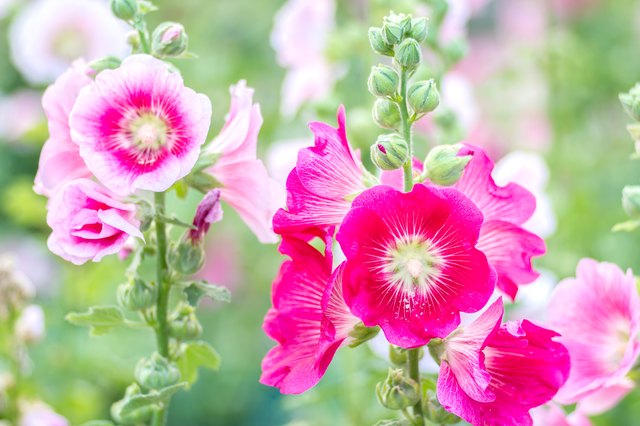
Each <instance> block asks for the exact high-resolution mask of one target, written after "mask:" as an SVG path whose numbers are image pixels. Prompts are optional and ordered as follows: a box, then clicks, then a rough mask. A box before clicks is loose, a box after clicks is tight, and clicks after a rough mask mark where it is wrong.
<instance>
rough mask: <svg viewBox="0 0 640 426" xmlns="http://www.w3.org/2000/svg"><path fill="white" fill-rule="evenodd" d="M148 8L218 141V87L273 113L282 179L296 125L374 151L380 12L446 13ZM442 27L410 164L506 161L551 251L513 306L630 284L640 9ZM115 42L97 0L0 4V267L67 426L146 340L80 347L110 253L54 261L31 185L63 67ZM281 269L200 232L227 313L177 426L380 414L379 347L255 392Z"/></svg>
mask: <svg viewBox="0 0 640 426" xmlns="http://www.w3.org/2000/svg"><path fill="white" fill-rule="evenodd" d="M323 2H324V3H326V4H324V6H323V7H324V8H325V9H322V10H321V11H316V12H314V13H315V14H313V13H312V14H311V15H307V14H308V13H311V12H309V11H307V10H306V9H305V8H307V9H308V8H309V4H315V5H316V6H314V7H318V5H319V4H321V3H323ZM155 3H156V4H157V5H158V6H159V8H160V10H159V11H158V12H154V13H152V14H150V15H149V21H150V23H151V26H152V27H153V26H154V25H155V24H158V23H160V22H162V21H165V20H172V21H177V22H180V23H182V24H184V26H185V28H186V30H187V32H188V33H189V36H190V50H191V51H192V52H194V53H196V54H197V55H198V58H197V59H193V60H181V61H179V62H176V64H177V65H178V66H179V67H180V69H181V71H182V73H183V75H184V78H185V81H186V84H187V85H188V86H191V87H192V88H194V89H195V90H196V91H199V92H202V93H205V94H207V95H208V96H209V97H210V98H211V100H212V103H213V126H212V129H211V134H210V135H211V136H213V135H215V134H217V132H218V131H219V129H220V127H221V125H222V123H224V115H225V113H226V112H227V111H228V107H229V94H228V88H229V86H230V85H231V84H235V83H236V82H237V81H238V80H240V79H245V80H247V83H248V85H249V86H252V87H254V88H255V89H256V93H255V98H254V99H255V100H256V101H257V102H259V103H260V105H261V108H262V113H263V116H264V118H265V123H264V126H263V128H262V131H261V133H260V137H259V148H258V149H259V154H261V155H259V156H261V157H262V158H264V159H265V161H266V162H267V165H268V168H269V169H270V171H271V173H272V175H273V176H274V177H276V178H278V179H280V180H281V181H282V182H283V181H284V179H285V178H286V175H287V173H288V170H289V169H290V168H291V167H292V166H293V163H294V161H295V153H296V151H297V149H298V148H300V147H301V146H304V145H309V144H312V142H313V141H312V138H311V134H310V132H309V131H308V129H307V127H306V124H307V122H308V121H311V120H322V121H327V122H329V123H331V124H334V125H335V112H336V110H337V108H338V105H340V104H344V105H345V106H346V108H347V129H348V134H349V137H350V139H351V142H352V144H354V145H355V146H356V147H358V148H359V149H361V150H362V152H363V153H367V152H368V147H369V145H370V144H371V143H372V142H373V141H374V140H375V137H376V136H377V134H378V133H379V130H378V129H377V128H376V127H375V126H374V124H373V121H372V120H371V118H370V109H371V105H372V104H373V100H374V98H373V96H371V95H370V94H369V93H368V91H367V86H366V81H367V76H368V74H369V70H370V67H371V66H372V65H375V64H377V63H378V62H379V61H380V60H381V59H380V58H379V57H376V56H375V55H374V54H373V53H372V52H371V50H370V48H369V45H368V41H367V29H368V27H369V26H371V25H380V24H381V19H382V16H384V15H386V14H387V13H388V11H389V10H395V11H396V12H408V13H411V12H413V13H414V14H416V15H425V16H428V17H430V18H431V19H432V21H434V22H435V21H437V20H438V18H437V15H438V14H442V8H443V4H445V6H446V4H447V2H446V1H444V0H440V1H434V0H424V1H418V0H415V1H403V0H397V1H396V0H384V1H383V0H371V1H367V0H335V1H332V0H322V1H321V0H318V1H316V0H299V1H294V0H289V1H288V2H284V1H282V0H271V1H255V0H234V1H222V0H219V1H207V0H182V1H180V2H176V1H169V0H156V1H155ZM305 3H307V4H305ZM442 16H444V18H443V19H442V22H441V23H440V24H439V31H438V33H439V35H438V39H437V40H435V39H433V38H432V40H431V41H432V43H431V47H430V48H429V47H427V48H426V50H425V58H426V61H427V64H428V65H429V66H428V67H427V69H426V70H424V71H423V73H424V76H426V77H435V78H436V79H437V80H438V81H439V84H440V89H441V94H442V98H443V101H442V105H441V107H440V108H439V109H438V112H437V114H435V116H434V117H433V118H432V119H429V120H425V121H424V122H422V123H420V125H419V126H418V130H417V139H418V141H419V155H420V156H422V155H424V154H425V153H426V152H427V149H428V146H429V145H430V144H433V143H442V142H455V141H459V140H468V141H471V142H473V143H475V144H478V145H482V146H484V147H486V148H487V149H488V150H489V152H490V153H491V155H492V156H493V158H494V159H495V160H496V161H498V160H500V159H502V161H500V162H499V166H498V170H497V172H496V173H499V175H500V176H499V177H498V176H496V178H497V179H498V180H501V179H515V180H517V181H518V182H521V183H522V184H523V185H525V186H528V187H529V188H530V189H531V190H532V191H534V193H536V195H537V196H538V203H539V206H540V207H539V212H538V213H537V216H536V223H535V224H533V225H532V226H536V227H537V228H536V229H537V230H538V231H539V232H540V233H542V234H543V235H545V236H546V241H547V244H548V253H547V255H546V256H544V257H543V258H540V259H538V260H537V261H536V262H537V266H538V267H539V269H541V270H543V271H544V274H543V278H542V279H541V280H540V281H539V282H536V283H534V284H532V285H531V286H530V288H529V289H528V291H527V292H526V294H527V296H526V297H525V298H524V299H525V301H528V302H526V303H525V305H526V306H522V310H523V311H526V312H530V313H531V315H534V316H535V315H541V316H544V314H543V309H544V308H543V306H544V300H545V297H546V296H547V295H548V291H549V290H550V288H552V286H553V285H554V284H555V283H556V282H557V281H558V280H559V279H562V278H565V277H567V276H571V275H573V274H574V272H575V266H576V264H577V261H578V259H579V258H581V257H593V258H596V259H598V260H606V261H611V262H615V263H617V264H619V265H620V266H621V267H623V268H628V267H631V268H633V269H634V270H636V271H638V270H640V259H639V258H638V253H639V252H640V251H639V248H640V241H639V239H638V235H637V234H634V233H628V234H627V233H612V232H611V228H612V226H613V225H614V224H615V223H618V222H622V221H624V220H625V215H624V212H623V210H622V208H621V207H620V191H621V189H622V187H623V186H624V185H625V184H630V183H637V182H638V180H639V178H640V171H638V170H636V169H637V163H634V162H632V161H629V155H630V153H631V152H632V151H633V146H632V142H631V140H630V138H629V136H628V135H627V133H626V130H625V124H626V122H627V118H626V116H625V114H624V112H623V111H622V108H621V107H620V105H619V102H618V99H617V94H618V93H619V92H624V91H627V90H628V89H629V88H630V87H631V86H632V85H633V84H634V83H635V82H636V81H637V80H638V79H640V55H638V47H639V40H640V4H638V2H637V1H634V0H616V1H605V0H485V1H482V0H459V1H458V0H451V1H449V2H448V10H447V14H446V16H445V15H442ZM126 32H127V30H126V28H122V27H121V26H120V24H119V23H118V22H117V21H115V20H113V19H111V18H109V10H108V6H107V0H0V253H3V254H8V255H9V256H11V257H12V258H13V259H14V261H15V262H16V267H17V269H19V270H21V271H22V272H23V273H25V274H26V275H27V276H28V277H29V278H30V279H31V281H33V283H34V284H35V286H36V288H37V296H36V301H37V303H38V304H40V305H42V306H43V308H44V311H45V317H46V336H45V337H44V339H43V340H41V341H40V342H39V343H37V344H35V345H34V346H33V347H32V348H31V351H30V353H31V358H32V361H33V362H32V366H31V369H32V371H31V374H30V376H29V378H28V379H27V382H28V387H29V389H30V390H32V391H33V392H34V394H39V395H40V398H41V399H42V400H43V401H46V402H47V403H48V404H49V405H51V406H52V407H53V408H55V410H56V411H57V412H58V413H60V414H62V415H64V416H65V417H66V418H68V419H69V421H70V423H71V424H73V425H75V424H81V423H83V422H85V421H88V420H91V419H99V418H108V415H109V414H108V413H109V406H110V404H111V403H112V402H114V401H116V400H118V399H119V398H120V397H121V392H122V390H123V389H124V388H125V387H126V386H127V385H128V384H129V383H130V381H131V377H132V371H133V368H134V365H135V362H136V360H137V359H139V358H140V357H141V356H143V355H145V354H148V353H150V352H151V351H152V350H153V348H154V342H153V341H152V340H151V337H150V336H149V335H148V334H147V333H142V332H140V333H138V332H136V331H135V330H134V331H131V330H118V331H116V332H113V333H111V334H108V335H106V336H100V337H89V336H88V335H87V330H86V329H82V328H77V327H74V326H72V325H70V324H68V323H67V322H66V321H65V320H64V315H65V314H66V313H67V312H69V311H72V310H76V311H82V310H85V309H86V308H87V307H88V306H91V305H94V304H98V303H100V304H106V303H115V290H116V288H117V285H118V284H120V283H121V282H122V281H123V272H124V268H125V264H124V263H122V262H120V261H119V260H118V258H117V257H115V256H112V257H109V258H107V259H105V260H104V261H103V262H101V263H99V264H86V265H84V266H81V267H77V266H73V265H71V264H68V263H65V262H64V261H62V260H61V259H58V258H56V257H55V256H53V255H52V254H51V253H49V252H48V250H47V248H46V238H47V236H48V233H49V228H48V227H47V225H46V222H45V216H46V210H45V207H46V200H45V198H44V197H40V196H37V195H36V194H34V193H33V192H32V190H31V187H32V185H33V178H34V175H35V172H36V169H37V165H38V157H39V152H40V149H41V147H42V144H43V143H44V141H45V140H46V139H47V125H46V122H45V119H44V114H43V111H42V109H41V106H40V97H41V95H42V92H43V90H44V89H45V88H46V86H47V85H48V84H50V83H51V82H53V81H54V80H55V78H56V77H57V76H58V75H59V74H61V73H62V72H63V71H64V70H65V69H66V67H67V66H68V64H69V63H70V61H71V60H72V59H74V58H76V57H78V56H84V57H85V59H87V60H93V59H97V58H98V57H100V56H104V55H106V54H116V55H118V54H120V55H121V54H122V53H123V50H124V51H125V52H126V44H125V38H126ZM434 37H435V35H434ZM305 43H308V44H305ZM301 46H307V47H301ZM292 52H293V53H292ZM445 71H446V73H445ZM514 151H515V153H514ZM363 157H367V155H363ZM366 160H367V159H366V158H365V161H366ZM191 195H192V196H193V197H192V198H190V203H188V205H187V206H184V204H183V203H181V204H180V205H181V206H182V207H181V208H182V209H183V211H179V212H178V215H179V216H180V217H182V218H184V219H185V220H190V219H191V215H192V213H193V209H194V208H195V205H196V204H197V202H198V201H199V199H198V197H197V196H196V194H191ZM174 204H175V203H174ZM170 208H173V206H172V205H171V200H170ZM175 208H178V205H177V204H175ZM281 261H282V258H281V256H280V255H279V254H278V253H277V248H276V246H275V245H260V244H259V243H258V242H257V240H256V239H255V237H254V236H253V234H251V233H250V231H249V230H248V228H247V227H246V226H245V225H244V224H243V223H242V222H241V220H240V219H239V218H238V216H237V215H236V213H235V212H234V211H233V210H231V209H230V208H225V220H224V221H223V222H221V223H218V224H216V225H214V227H213V229H212V231H211V232H210V234H209V236H208V254H207V263H206V267H205V271H204V272H203V273H202V274H203V275H204V276H206V277H207V278H208V279H210V280H211V281H212V282H214V283H217V284H221V285H226V286H228V287H229V288H230V289H231V292H232V294H233V302H232V303H231V304H225V305H221V304H219V303H209V304H204V305H203V306H201V307H200V310H201V312H200V318H201V320H202V323H203V325H204V330H205V334H204V337H203V338H204V339H205V340H207V341H208V342H210V343H212V345H213V346H214V347H215V348H216V349H217V350H218V351H219V352H220V354H221V355H222V357H223V364H222V368H221V370H220V371H219V372H215V373H214V372H210V371H201V372H200V379H199V380H198V382H197V384H196V385H195V386H193V388H192V389H191V390H190V391H189V392H188V393H187V392H181V393H179V394H178V395H177V396H176V397H175V398H174V400H173V402H172V405H171V408H170V421H169V423H170V424H171V425H194V426H197V425H236V426H240V425H286V424H289V425H296V426H302V425H319V426H323V425H335V424H337V425H355V426H360V425H369V424H373V423H375V421H376V420H377V419H379V418H383V416H384V414H385V413H384V412H383V410H382V409H381V408H380V407H379V405H378V403H377V402H376V401H375V395H374V392H373V390H374V383H375V382H377V381H379V380H381V379H383V378H384V377H385V375H386V365H387V363H386V361H385V360H384V358H383V357H380V356H378V355H376V354H375V351H374V350H372V348H371V346H367V345H364V346H361V347H358V348H356V349H353V350H342V351H339V352H338V354H337V356H336V360H335V362H333V363H332V364H331V366H330V368H329V371H328V373H327V375H326V376H325V378H324V380H323V381H322V382H321V383H320V384H319V385H318V386H317V387H316V388H314V389H313V390H311V391H310V392H308V393H306V394H305V395H301V396H294V397H283V396H281V395H280V394H279V393H278V391H277V390H275V389H271V388H267V387H265V386H262V385H260V384H259V383H258V378H259V376H260V361H261V359H262V357H263V356H264V354H265V353H266V352H267V350H268V349H269V348H270V347H271V346H272V345H273V342H271V341H269V340H268V339H267V338H266V337H265V335H264V334H263V332H262V329H261V324H262V319H263V316H264V314H265V313H266V311H267V309H268V308H269V306H270V287H271V281H272V279H273V277H274V276H275V274H276V272H277V270H278V267H279V265H280V263H281ZM527 303H529V304H528V305H527ZM1 365H2V364H0V366H1ZM639 396H640V394H639V392H638V391H634V392H632V393H631V394H630V395H629V396H627V398H625V400H623V402H622V403H621V404H620V405H619V406H618V407H617V408H615V409H614V410H612V411H610V412H608V413H605V414H603V415H600V416H597V417H595V418H593V422H594V424H596V425H631V424H637V422H638V420H637V418H638V414H639V413H640V398H638V397H639Z"/></svg>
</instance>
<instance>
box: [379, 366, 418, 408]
mask: <svg viewBox="0 0 640 426" xmlns="http://www.w3.org/2000/svg"><path fill="white" fill-rule="evenodd" d="M376 396H377V397H378V401H380V404H382V405H383V406H384V407H386V408H389V409H390V410H403V409H405V408H408V407H411V406H412V405H414V404H415V403H416V402H418V401H419V400H420V389H418V384H417V383H416V382H415V381H414V380H413V379H411V378H409V377H406V376H405V375H404V370H403V369H401V368H398V369H392V368H389V373H388V375H387V378H386V379H385V381H384V382H379V383H378V384H377V385H376Z"/></svg>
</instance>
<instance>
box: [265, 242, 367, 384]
mask: <svg viewBox="0 0 640 426" xmlns="http://www.w3.org/2000/svg"><path fill="white" fill-rule="evenodd" d="M325 241H326V244H327V248H326V253H325V254H324V255H323V254H322V253H320V252H319V251H318V250H316V249H315V248H313V247H312V246H311V245H310V244H308V243H307V242H305V241H303V240H301V239H298V238H297V237H294V236H285V237H284V238H283V240H282V243H281V245H280V251H281V252H282V253H283V254H286V255H288V256H290V257H291V260H289V261H286V262H284V263H283V264H282V266H281V268H280V272H279V274H278V277H277V278H276V280H275V282H274V284H273V296H272V299H273V308H271V309H270V310H269V312H268V313H267V316H266V317H265V321H264V326H263V327H264V330H265V332H266V333H267V335H268V336H269V337H271V338H272V339H274V340H276V341H277V342H278V346H276V347H274V348H273V349H271V350H270V351H269V353H268V354H267V355H266V356H265V358H264V360H263V361H262V377H261V378H260V382H261V383H263V384H265V385H269V386H275V387H278V388H279V389H280V391H281V392H282V393H287V394H297V393H302V392H304V391H306V390H308V389H309V388H311V387H313V386H315V385H316V384H317V383H318V381H319V380H320V379H321V378H322V376H323V375H324V373H325V371H326V370H327V367H328V366H329V363H330V362H331V359H332V358H333V356H334V354H335V352H336V350H338V348H340V346H342V345H343V344H345V343H346V342H348V340H349V332H350V330H351V329H352V328H353V326H354V325H355V324H356V323H357V322H358V319H357V318H355V317H354V316H353V315H351V313H350V312H349V309H348V308H347V306H346V305H345V303H344V299H343V296H342V272H343V268H342V267H338V268H337V269H336V270H335V271H334V272H333V274H332V273H331V264H332V255H331V251H330V247H331V238H330V237H329V238H326V239H325Z"/></svg>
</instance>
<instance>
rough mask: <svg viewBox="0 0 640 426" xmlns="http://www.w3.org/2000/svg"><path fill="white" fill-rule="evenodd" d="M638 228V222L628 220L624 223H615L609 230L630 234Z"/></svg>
mask: <svg viewBox="0 0 640 426" xmlns="http://www.w3.org/2000/svg"><path fill="white" fill-rule="evenodd" d="M638 226H640V221H637V220H628V221H626V222H621V223H617V224H615V225H614V226H613V228H612V229H611V230H612V231H613V232H620V231H622V232H631V231H635V230H636V229H637V228H638Z"/></svg>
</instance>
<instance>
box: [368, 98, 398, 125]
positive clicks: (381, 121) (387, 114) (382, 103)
mask: <svg viewBox="0 0 640 426" xmlns="http://www.w3.org/2000/svg"><path fill="white" fill-rule="evenodd" d="M373 119H374V120H375V122H376V123H377V124H378V126H380V127H382V128H385V129H397V128H399V127H400V122H401V121H400V108H399V107H398V104H396V103H395V102H391V101H388V100H386V99H381V98H378V99H376V102H375V103H374V104H373Z"/></svg>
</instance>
